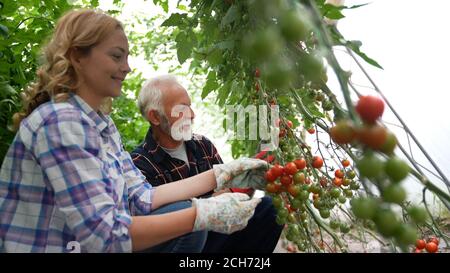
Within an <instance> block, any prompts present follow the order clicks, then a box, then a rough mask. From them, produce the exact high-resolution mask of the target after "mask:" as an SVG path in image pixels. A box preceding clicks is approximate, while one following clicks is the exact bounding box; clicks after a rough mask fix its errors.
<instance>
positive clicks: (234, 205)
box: [192, 193, 261, 234]
mask: <svg viewBox="0 0 450 273" xmlns="http://www.w3.org/2000/svg"><path fill="white" fill-rule="evenodd" d="M259 202H261V199H259V198H255V199H250V200H249V197H248V195H246V194H243V193H224V194H221V195H218V196H215V197H210V198H205V199H197V198H193V199H192V206H194V207H195V208H196V210H197V216H196V218H195V223H194V229H193V230H192V231H198V230H212V231H215V232H220V233H225V234H230V233H233V232H235V231H238V230H241V229H243V228H245V227H246V226H247V223H248V220H249V219H250V218H251V217H252V216H253V214H254V212H255V208H256V206H257V205H258V204H259Z"/></svg>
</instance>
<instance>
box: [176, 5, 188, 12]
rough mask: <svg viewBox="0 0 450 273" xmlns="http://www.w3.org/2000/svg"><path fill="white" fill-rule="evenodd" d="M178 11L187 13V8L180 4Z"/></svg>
mask: <svg viewBox="0 0 450 273" xmlns="http://www.w3.org/2000/svg"><path fill="white" fill-rule="evenodd" d="M177 9H179V10H182V11H187V7H186V6H185V5H181V4H178V7H177Z"/></svg>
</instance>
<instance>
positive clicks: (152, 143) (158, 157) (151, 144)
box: [145, 127, 197, 163]
mask: <svg viewBox="0 0 450 273" xmlns="http://www.w3.org/2000/svg"><path fill="white" fill-rule="evenodd" d="M145 143H146V145H147V147H145V148H146V149H147V151H148V152H149V153H150V154H152V156H153V158H154V159H155V161H156V162H157V163H160V162H161V161H163V160H164V158H165V157H166V156H167V153H166V151H164V150H163V149H162V148H161V146H160V145H159V144H158V143H157V142H156V140H155V139H154V138H153V130H152V127H150V128H149V129H148V131H147V135H146V136H145ZM184 143H185V145H186V152H187V151H189V150H190V151H192V152H193V153H195V151H196V149H197V147H196V145H195V143H194V140H193V138H191V139H190V140H188V141H185V142H184Z"/></svg>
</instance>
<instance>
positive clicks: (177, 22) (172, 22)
mask: <svg viewBox="0 0 450 273" xmlns="http://www.w3.org/2000/svg"><path fill="white" fill-rule="evenodd" d="M186 18H187V14H185V13H183V14H182V13H173V14H172V15H170V17H169V18H168V19H167V20H165V21H164V22H163V23H162V24H161V26H163V27H169V26H181V25H183V24H184V20H186Z"/></svg>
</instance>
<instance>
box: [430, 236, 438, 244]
mask: <svg viewBox="0 0 450 273" xmlns="http://www.w3.org/2000/svg"><path fill="white" fill-rule="evenodd" d="M428 242H433V243H435V244H436V245H439V239H438V238H436V237H431V238H430V239H429V240H428Z"/></svg>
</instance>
